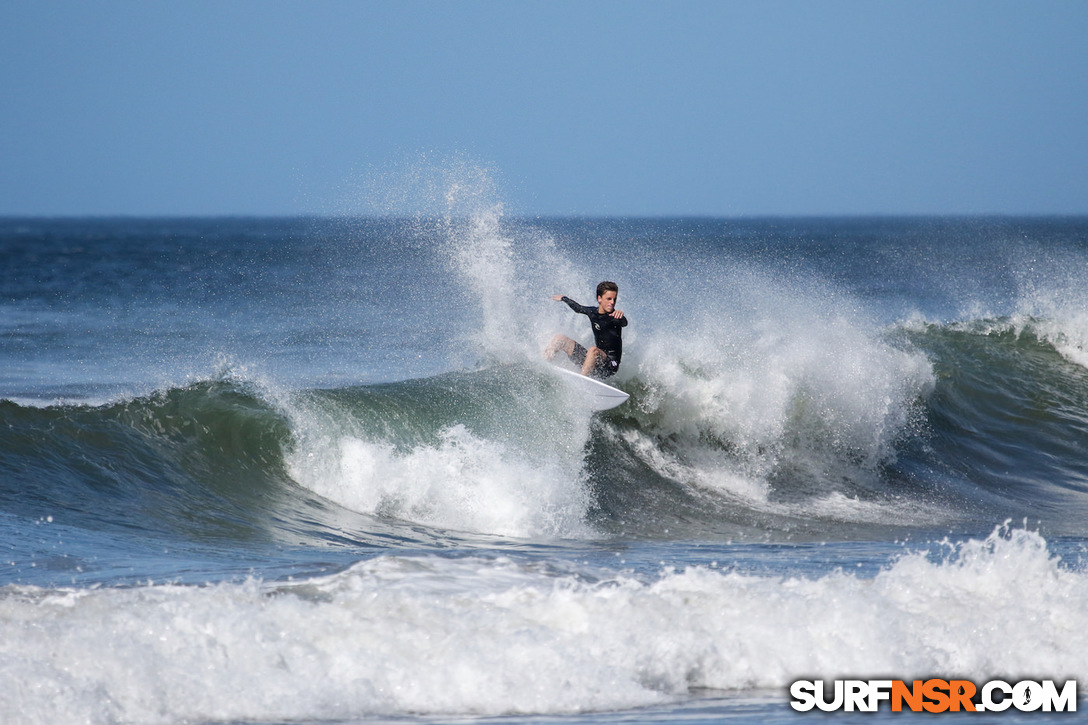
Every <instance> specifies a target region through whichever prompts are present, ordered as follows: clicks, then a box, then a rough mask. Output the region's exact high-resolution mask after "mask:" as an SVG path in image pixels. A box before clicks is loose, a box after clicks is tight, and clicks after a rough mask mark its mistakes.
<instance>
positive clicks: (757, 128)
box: [0, 0, 1088, 216]
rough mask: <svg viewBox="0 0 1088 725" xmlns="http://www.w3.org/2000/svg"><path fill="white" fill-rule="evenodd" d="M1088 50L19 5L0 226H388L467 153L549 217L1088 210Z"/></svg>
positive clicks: (337, 8)
mask: <svg viewBox="0 0 1088 725" xmlns="http://www.w3.org/2000/svg"><path fill="white" fill-rule="evenodd" d="M1086 38H1088V2H1082V1H1080V0H1071V1H1062V0H1047V1H1043V0H1037V1H1027V0H1025V1H1017V2H1011V1H1002V0H940V1H929V0H910V1H903V2H879V1H877V0H866V1H846V0H828V1H826V2H816V1H810V2H788V1H778V2H776V1H774V0H760V1H759V2H729V1H728V0H726V1H723V2H701V1H698V0H692V1H689V2H638V1H633V2H592V1H589V2H586V1H585V0H582V1H579V2H568V1H566V0H549V1H548V2H528V1H527V2H516V1H503V2H490V1H489V2H471V1H464V2H415V1H412V0H402V1H399V2H383V1H375V2H331V1H327V2H285V1H283V0H260V1H249V0H246V1H242V0H234V1H230V2H227V1H222V2H197V1H188V2H173V3H151V2H119V1H112V2H111V1H108V0H107V1H105V2H94V3H89V2H61V1H59V0H55V1H49V0H43V1H41V2H29V0H27V1H23V0H3V2H0V215H86V214H91V215H103V214H126V215H160V214H167V215H174V214H180V215H221V214H242V215H245V214H305V213H339V212H344V211H348V212H359V213H368V212H373V211H375V210H390V209H389V207H388V201H387V200H386V201H378V198H379V197H382V196H383V195H385V196H386V197H387V198H388V197H389V196H390V195H389V194H386V193H385V192H387V191H388V190H383V189H381V188H380V187H381V186H382V184H388V185H389V186H390V187H397V186H404V182H403V181H398V180H397V178H396V177H397V176H398V175H406V176H411V174H412V172H411V171H408V170H406V169H410V168H411V167H412V166H413V165H418V164H420V163H422V164H434V165H437V166H439V167H441V166H442V165H445V164H451V163H454V164H455V163H465V160H469V162H470V163H472V164H476V165H479V166H481V167H484V168H486V169H488V170H489V173H490V174H491V176H492V179H493V181H494V183H495V186H496V188H497V190H498V192H497V193H498V194H499V196H500V197H501V198H502V199H503V200H504V202H505V203H506V207H507V209H508V210H509V211H510V212H511V213H516V214H521V215H530V216H531V215H551V214H564V215H566V214H573V215H617V216H659V215H716V216H744V215H810V214H816V215H839V214H993V213H996V214H1086V213H1088V133H1086V131H1088V40H1086ZM406 203H411V202H406ZM383 204H385V205H386V206H384V207H383V206H382V205H383ZM392 211H396V209H392Z"/></svg>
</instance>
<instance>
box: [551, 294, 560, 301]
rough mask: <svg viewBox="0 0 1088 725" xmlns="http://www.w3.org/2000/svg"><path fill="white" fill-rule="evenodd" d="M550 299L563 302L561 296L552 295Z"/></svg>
mask: <svg viewBox="0 0 1088 725" xmlns="http://www.w3.org/2000/svg"><path fill="white" fill-rule="evenodd" d="M552 299H553V300H555V301H556V302H562V301H563V295H552Z"/></svg>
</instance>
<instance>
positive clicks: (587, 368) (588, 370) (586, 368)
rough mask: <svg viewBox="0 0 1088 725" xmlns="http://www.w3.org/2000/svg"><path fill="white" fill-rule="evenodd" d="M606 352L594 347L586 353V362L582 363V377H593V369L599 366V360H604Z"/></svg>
mask: <svg viewBox="0 0 1088 725" xmlns="http://www.w3.org/2000/svg"><path fill="white" fill-rule="evenodd" d="M604 357H605V354H604V350H602V349H601V348H599V347H597V346H593V347H591V348H589V350H587V351H586V361H585V362H584V363H582V375H587V376H588V375H592V374H593V368H594V367H596V365H597V360H598V358H604Z"/></svg>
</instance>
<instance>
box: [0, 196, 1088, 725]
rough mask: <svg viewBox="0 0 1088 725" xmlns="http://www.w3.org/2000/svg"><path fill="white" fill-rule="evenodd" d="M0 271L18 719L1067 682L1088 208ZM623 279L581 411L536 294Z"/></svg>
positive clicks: (166, 235) (651, 714)
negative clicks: (611, 368) (606, 375)
mask: <svg viewBox="0 0 1088 725" xmlns="http://www.w3.org/2000/svg"><path fill="white" fill-rule="evenodd" d="M0 259H2V260H3V269H4V274H3V275H2V277H0V683H2V686H0V721H2V722H5V723H75V722H80V723H122V722H123V723H182V722H184V723H240V722H246V723H283V722H291V723H374V722H396V723H413V722H420V723H437V722H456V723H475V722H487V723H571V724H575V723H577V724H582V723H657V722H676V721H683V722H720V721H734V722H800V721H804V720H808V719H813V718H815V719H817V720H819V719H828V718H829V717H830V718H832V719H845V720H850V719H866V720H874V719H876V720H882V719H883V720H887V719H894V720H895V721H897V722H898V721H908V722H914V721H921V720H928V718H929V717H930V716H928V715H911V714H900V713H891V712H888V711H886V708H885V710H884V711H882V712H881V713H878V714H875V715H863V714H860V713H854V714H845V713H840V714H839V715H823V716H821V715H819V714H813V713H809V714H803V713H797V712H794V711H793V710H792V709H791V708H790V706H789V695H788V686H789V684H790V683H791V682H793V681H794V680H797V679H826V680H832V679H842V678H847V677H849V678H881V677H891V678H899V679H907V680H909V679H914V678H927V677H944V678H946V679H949V678H958V679H970V680H972V681H975V682H978V683H982V682H986V681H988V680H992V679H1005V680H1007V681H1010V682H1015V681H1017V680H1021V679H1040V678H1051V679H1057V680H1063V681H1064V680H1067V679H1077V680H1078V681H1079V682H1080V688H1081V692H1082V693H1083V692H1084V691H1086V689H1085V686H1086V685H1088V606H1086V605H1085V602H1086V601H1088V570H1086V568H1085V554H1086V545H1088V456H1086V455H1085V451H1086V450H1088V284H1086V283H1088V219H1012V218H1006V219H972V218H956V219H891V218H889V219H884V218H871V219H870V218H866V219H675V220H638V219H636V220H616V219H527V218H520V217H516V216H510V215H507V214H505V213H504V212H503V209H502V206H501V205H500V204H497V203H492V202H489V201H487V199H484V200H483V201H481V200H480V199H478V198H474V199H472V200H471V202H470V203H464V204H454V205H451V206H450V207H448V208H447V210H446V211H445V212H441V213H437V214H434V213H429V214H418V215H417V214H404V215H401V216H388V217H381V218H355V217H350V216H345V217H338V218H321V219H318V218H313V219H86V220H74V219H68V220H52V219H5V220H0ZM601 279H612V280H614V281H616V282H617V283H618V284H619V287H620V293H619V305H618V306H619V308H620V309H622V310H624V311H625V313H626V314H627V316H628V318H629V319H630V325H629V327H628V328H627V329H626V331H625V333H624V337H625V346H624V348H625V350H624V351H625V355H624V361H623V365H622V367H621V369H620V372H619V374H618V375H617V377H616V378H615V383H616V385H617V386H619V387H621V388H622V389H624V390H625V391H627V392H629V393H630V394H631V398H630V400H629V401H628V402H627V403H625V404H624V405H623V406H621V407H619V408H616V409H614V410H611V411H606V412H603V413H592V412H591V411H589V410H587V409H585V407H584V406H583V404H582V403H581V401H580V400H578V399H577V397H576V396H574V395H573V394H572V393H571V392H570V390H569V389H567V388H566V387H564V385H563V383H562V381H561V380H560V379H559V377H558V376H556V375H554V374H553V373H551V372H549V369H548V367H547V366H546V364H545V363H544V362H543V360H542V359H541V350H542V349H543V348H544V346H545V345H546V343H547V341H548V340H549V339H550V338H551V336H552V335H553V334H554V333H556V332H563V333H565V334H568V335H571V336H572V337H575V338H576V339H580V340H582V341H583V342H585V341H588V340H589V330H588V324H587V323H586V321H585V319H584V318H582V317H580V316H577V315H574V314H573V313H571V312H570V311H569V309H568V308H567V307H566V306H565V305H562V304H558V303H555V302H553V301H552V300H551V299H550V296H551V295H552V294H556V293H563V294H567V295H570V296H571V297H573V298H574V299H576V300H578V301H580V302H583V303H591V302H592V301H593V289H594V287H595V285H596V283H597V282H598V281H600V280H601ZM1084 706H1085V703H1083V702H1082V703H1081V708H1082V709H1083V707H1084ZM995 717H996V716H995ZM956 718H967V719H970V720H971V721H972V722H976V721H981V720H979V719H978V718H973V717H971V716H970V715H967V714H964V715H946V719H948V720H949V721H953V720H955V719H956ZM996 719H998V720H1000V721H1002V722H1040V721H1047V720H1048V719H1052V720H1056V719H1064V720H1067V719H1068V716H1064V717H1063V716H1059V715H1055V714H1051V715H1047V714H1045V713H1039V712H1034V713H1019V712H1016V711H1013V710H1010V711H1007V712H1005V713H1002V715H1001V716H1000V717H997V718H996Z"/></svg>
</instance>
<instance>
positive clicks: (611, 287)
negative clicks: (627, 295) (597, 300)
mask: <svg viewBox="0 0 1088 725" xmlns="http://www.w3.org/2000/svg"><path fill="white" fill-rule="evenodd" d="M605 292H615V293H616V294H619V293H620V288H619V287H617V286H616V283H615V282H601V283H600V284H599V285H597V296H598V297H600V296H601V295H603V294H604V293H605Z"/></svg>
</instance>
